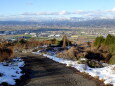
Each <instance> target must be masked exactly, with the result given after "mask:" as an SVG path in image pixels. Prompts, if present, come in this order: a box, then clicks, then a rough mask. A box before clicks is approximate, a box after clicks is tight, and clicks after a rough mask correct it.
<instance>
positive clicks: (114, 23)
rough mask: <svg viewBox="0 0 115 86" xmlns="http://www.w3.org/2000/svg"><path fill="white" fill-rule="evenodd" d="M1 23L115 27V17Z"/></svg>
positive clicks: (6, 23)
mask: <svg viewBox="0 0 115 86" xmlns="http://www.w3.org/2000/svg"><path fill="white" fill-rule="evenodd" d="M0 25H38V26H51V27H115V19H84V18H77V17H71V18H70V19H51V20H50V19H49V20H43V21H0Z"/></svg>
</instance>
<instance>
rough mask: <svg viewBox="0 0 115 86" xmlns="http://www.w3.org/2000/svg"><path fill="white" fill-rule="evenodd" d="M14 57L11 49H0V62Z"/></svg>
mask: <svg viewBox="0 0 115 86" xmlns="http://www.w3.org/2000/svg"><path fill="white" fill-rule="evenodd" d="M13 57H14V53H13V50H12V49H9V48H0V62H2V61H4V60H9V59H12V58H13Z"/></svg>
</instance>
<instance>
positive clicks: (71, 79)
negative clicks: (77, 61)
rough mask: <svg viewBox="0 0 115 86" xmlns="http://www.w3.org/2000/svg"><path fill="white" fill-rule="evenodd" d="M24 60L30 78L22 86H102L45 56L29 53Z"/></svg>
mask: <svg viewBox="0 0 115 86" xmlns="http://www.w3.org/2000/svg"><path fill="white" fill-rule="evenodd" d="M25 61H26V68H28V70H29V71H28V72H29V74H30V79H29V81H28V82H27V83H26V84H25V85H24V86H103V85H100V83H98V82H97V81H95V80H92V79H89V78H87V77H84V76H83V75H81V74H79V73H76V72H75V71H74V70H73V69H72V68H69V67H66V66H65V65H63V64H60V63H57V62H55V61H53V60H50V59H48V58H47V57H43V56H39V55H36V56H35V55H33V56H30V55H29V56H28V58H27V59H25Z"/></svg>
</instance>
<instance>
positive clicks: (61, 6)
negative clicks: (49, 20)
mask: <svg viewBox="0 0 115 86" xmlns="http://www.w3.org/2000/svg"><path fill="white" fill-rule="evenodd" d="M105 14H106V15H105ZM104 15H105V16H104ZM114 15H115V0H0V20H4V19H9V20H10V19H26V18H31V19H36V18H38V17H86V16H93V17H100V16H101V17H114Z"/></svg>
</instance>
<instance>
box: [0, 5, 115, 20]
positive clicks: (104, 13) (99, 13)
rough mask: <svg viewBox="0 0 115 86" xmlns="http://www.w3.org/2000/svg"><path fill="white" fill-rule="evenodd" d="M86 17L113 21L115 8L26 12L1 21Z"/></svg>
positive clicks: (4, 17)
mask: <svg viewBox="0 0 115 86" xmlns="http://www.w3.org/2000/svg"><path fill="white" fill-rule="evenodd" d="M62 16H63V17H68V18H69V17H84V18H102V19H109V18H110V19H112V18H115V7H114V8H112V9H110V10H94V11H84V10H77V11H73V12H69V11H66V10H64V11H59V12H25V13H20V14H17V15H9V16H2V15H1V16H0V19H23V20H24V19H37V18H38V17H39V18H40V17H41V18H42V17H44V18H48V17H52V18H53V17H55V18H56V17H57V18H59V17H62Z"/></svg>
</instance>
